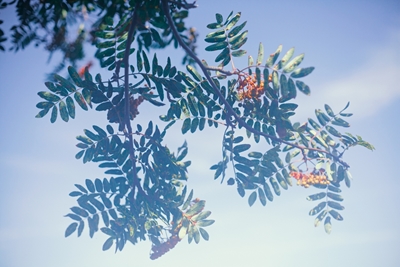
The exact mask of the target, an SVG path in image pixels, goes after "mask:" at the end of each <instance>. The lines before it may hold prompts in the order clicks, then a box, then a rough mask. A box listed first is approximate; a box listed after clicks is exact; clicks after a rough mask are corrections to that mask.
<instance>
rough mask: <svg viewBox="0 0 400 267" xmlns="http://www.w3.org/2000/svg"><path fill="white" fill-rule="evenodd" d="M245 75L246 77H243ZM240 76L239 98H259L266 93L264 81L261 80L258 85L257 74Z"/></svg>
mask: <svg viewBox="0 0 400 267" xmlns="http://www.w3.org/2000/svg"><path fill="white" fill-rule="evenodd" d="M243 76H244V77H245V78H243ZM243 76H239V80H238V83H239V84H238V87H237V90H238V93H239V99H240V100H244V99H258V98H260V96H261V95H262V94H263V93H264V81H263V80H261V81H260V84H259V85H257V79H256V75H255V74H253V75H247V74H246V75H243Z"/></svg>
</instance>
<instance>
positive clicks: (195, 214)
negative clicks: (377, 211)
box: [0, 0, 374, 259]
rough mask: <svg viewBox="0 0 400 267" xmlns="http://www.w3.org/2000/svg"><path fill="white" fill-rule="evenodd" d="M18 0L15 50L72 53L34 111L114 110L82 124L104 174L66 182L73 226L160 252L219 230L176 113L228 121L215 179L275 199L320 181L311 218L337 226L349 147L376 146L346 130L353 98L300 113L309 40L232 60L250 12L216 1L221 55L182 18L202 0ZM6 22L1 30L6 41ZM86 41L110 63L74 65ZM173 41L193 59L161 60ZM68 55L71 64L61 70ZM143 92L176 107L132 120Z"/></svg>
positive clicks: (88, 151)
mask: <svg viewBox="0 0 400 267" xmlns="http://www.w3.org/2000/svg"><path fill="white" fill-rule="evenodd" d="M14 4H15V6H16V12H17V15H18V20H19V25H15V26H13V27H12V28H11V43H12V46H11V50H13V51H18V50H21V49H24V48H25V47H27V46H28V45H30V44H31V43H33V44H35V45H37V46H43V47H44V48H45V49H46V50H47V51H49V54H50V55H51V54H52V53H54V52H55V51H61V52H62V53H63V55H64V56H63V60H62V62H61V64H60V65H59V66H58V67H57V68H56V69H55V73H53V74H52V76H51V77H50V78H51V79H49V81H47V82H46V83H45V87H46V88H47V90H46V91H40V92H38V95H39V97H40V98H41V99H42V100H41V102H39V103H38V104H37V105H36V106H37V108H39V109H40V111H39V113H38V114H37V115H36V117H37V118H42V117H45V116H47V115H50V121H51V122H52V123H54V122H55V121H56V120H57V119H58V118H59V117H60V118H61V120H63V121H65V122H68V121H69V119H74V118H75V112H76V108H77V107H79V108H81V109H83V110H85V111H88V110H94V111H99V112H102V111H104V112H105V114H106V119H107V121H108V124H106V125H102V126H98V125H93V126H92V128H91V129H84V130H83V134H82V135H79V136H77V137H76V139H77V140H78V144H77V147H78V149H79V152H78V153H77V154H76V158H77V159H81V160H82V161H83V163H87V162H95V163H97V164H99V167H100V168H103V169H104V170H105V171H104V173H105V174H106V177H105V178H103V179H99V178H94V179H86V180H85V181H84V182H82V183H81V184H75V187H76V189H74V191H72V192H71V193H70V196H71V197H74V198H76V203H77V204H76V206H73V207H71V209H70V212H69V213H68V214H66V217H68V218H69V219H71V220H72V221H73V222H72V223H71V224H70V225H69V226H68V227H67V229H66V231H65V236H66V237H67V236H70V235H71V234H73V233H74V232H77V235H78V236H80V235H81V234H82V232H83V230H84V228H85V226H87V227H88V229H89V235H90V237H93V235H94V234H95V233H96V232H98V231H99V230H100V231H101V232H103V233H104V234H105V235H106V236H107V239H106V240H105V243H104V245H103V250H108V249H110V248H111V247H112V246H113V245H114V248H115V251H118V250H122V249H123V248H124V246H125V244H126V243H127V242H128V241H129V242H130V243H132V244H136V243H137V242H139V241H143V240H150V242H151V243H152V249H151V251H152V252H151V254H150V258H151V259H156V258H158V257H160V256H162V255H163V254H165V253H166V252H168V251H169V250H170V249H172V248H174V247H175V245H176V244H177V243H178V242H179V241H181V240H182V239H184V238H185V237H186V236H188V242H189V243H191V242H192V241H194V242H196V243H198V242H199V241H200V239H201V238H203V239H204V240H208V239H209V234H208V232H207V231H206V230H205V227H207V226H210V225H212V224H213V223H214V220H213V219H211V218H212V217H211V218H210V215H211V212H210V211H208V210H206V209H205V203H206V202H205V200H202V199H199V198H196V197H195V195H194V192H193V189H190V188H188V187H187V185H186V182H187V180H188V178H189V172H188V170H189V166H190V165H191V161H190V160H187V159H186V156H187V153H188V144H187V143H186V142H185V141H184V138H183V137H182V146H181V147H179V148H177V151H176V152H172V151H170V150H169V148H168V147H167V146H166V145H165V144H164V137H165V136H166V134H168V130H169V129H170V128H171V127H180V128H181V132H182V136H183V135H185V134H197V135H200V134H202V133H200V132H201V131H202V130H203V129H204V128H205V127H215V128H218V127H223V128H224V134H223V136H222V137H221V138H222V145H221V151H222V156H221V160H220V161H219V162H216V163H215V164H214V165H212V166H210V169H211V170H213V171H214V177H213V178H214V179H215V180H219V181H220V182H221V183H223V182H225V183H226V184H227V185H229V186H235V187H236V188H237V192H238V194H239V195H240V196H241V197H246V199H247V201H248V204H249V206H252V205H253V204H254V203H255V202H256V201H259V202H260V203H261V204H262V205H264V206H265V205H266V203H267V202H268V201H270V202H272V201H273V199H274V198H275V197H277V196H280V195H281V190H288V189H289V187H290V186H292V184H293V182H294V181H295V182H296V183H297V185H298V186H302V187H304V188H308V187H311V186H312V187H316V188H318V189H320V190H321V191H320V192H319V193H317V194H312V195H309V196H308V197H307V200H309V201H318V202H319V203H318V204H316V206H315V207H314V208H313V209H312V210H311V211H310V212H309V215H312V216H315V226H317V225H318V224H319V223H320V222H323V224H324V229H325V231H326V232H327V233H330V232H331V227H332V222H331V218H333V219H335V220H338V221H342V220H343V217H342V215H341V214H340V211H341V210H343V209H344V206H343V205H342V204H341V203H342V201H343V197H342V196H341V194H340V193H341V186H342V185H343V184H345V185H346V186H347V187H350V183H351V174H350V172H349V168H350V164H349V163H348V162H346V161H345V160H344V158H343V155H344V154H345V152H346V151H348V150H349V149H350V148H352V147H354V146H363V147H365V148H367V149H369V150H373V149H374V147H373V146H372V145H371V144H369V143H368V142H366V141H365V140H363V139H362V138H361V137H360V136H358V135H353V134H350V133H348V132H343V131H342V130H341V129H343V128H344V129H345V130H346V131H347V128H348V127H350V124H349V123H348V122H347V118H348V117H351V116H352V114H351V113H347V111H346V110H347V108H348V107H349V104H347V105H346V106H345V107H344V108H343V109H342V110H340V111H339V112H335V111H333V110H332V108H331V107H330V106H329V105H328V104H325V105H324V106H323V109H322V108H321V107H320V108H319V109H316V110H315V117H314V119H312V118H309V119H308V120H307V121H306V122H303V123H300V122H292V117H293V116H294V115H295V111H296V109H297V107H298V104H296V103H295V100H296V96H297V94H298V93H299V94H300V93H302V94H305V95H309V94H310V88H309V86H308V85H307V84H306V83H305V82H304V81H303V79H304V78H305V77H306V76H307V75H309V74H310V73H312V72H313V70H314V67H300V65H301V63H302V61H303V59H304V54H299V55H295V50H294V48H291V49H289V50H287V51H285V52H283V48H282V46H278V48H277V49H276V51H275V52H273V53H271V54H269V56H264V48H263V45H262V43H260V45H259V48H258V54H257V55H256V56H255V57H254V58H253V57H252V56H248V64H247V66H236V65H235V64H234V60H235V58H237V57H241V56H244V55H246V54H247V52H246V50H244V49H243V46H244V45H245V44H246V41H247V34H248V31H247V30H246V28H245V27H246V22H240V19H241V13H240V12H239V13H234V12H231V13H230V14H228V15H227V16H223V15H221V14H218V13H217V14H216V15H215V21H213V22H210V23H209V24H207V28H208V29H210V32H209V33H208V34H207V35H206V38H205V40H204V41H205V42H206V43H208V46H207V47H206V48H205V50H206V52H209V53H214V54H215V55H216V57H215V63H216V64H217V65H216V66H213V65H212V64H209V63H207V62H205V61H204V60H201V59H200V58H199V56H198V55H197V52H198V51H196V42H197V41H198V40H197V33H196V31H195V30H194V28H192V27H188V26H187V25H186V22H185V19H186V18H187V17H188V15H189V10H190V9H192V8H195V7H196V5H195V4H194V3H188V2H186V1H185V0H177V1H172V0H150V1H149V0H147V1H144V0H136V1H134V0H131V1H122V0H120V1H105V0H104V1H88V0H85V1H84V0H75V1H74V0H68V1H36V2H32V1H12V2H9V3H6V2H3V1H0V6H1V8H5V7H7V6H8V5H14ZM88 18H95V20H88ZM88 21H94V22H92V23H89V22H88ZM78 24H79V25H78ZM77 25H78V27H76V26H77ZM74 29H75V31H74ZM71 33H72V36H73V39H72V40H71V39H70V38H71ZM4 36H5V35H4V32H3V31H1V30H0V43H1V42H4V41H5V40H6V38H5V37H4ZM86 42H88V43H89V44H90V45H93V46H95V47H96V48H97V52H96V54H95V57H96V58H97V59H98V60H99V62H100V66H101V67H102V68H105V69H107V70H108V71H109V76H108V77H106V78H105V79H103V78H102V77H101V75H100V74H99V73H97V74H95V73H91V72H90V70H89V66H87V67H86V68H84V69H81V70H79V69H78V67H77V63H78V62H79V60H82V59H83V58H84V56H85V53H84V47H85V46H84V44H85V43H86ZM169 45H173V46H174V47H175V48H178V49H183V51H184V52H185V56H184V58H183V60H182V64H184V65H185V67H184V68H182V67H181V66H180V65H175V64H176V63H174V62H172V60H171V59H170V58H169V57H168V58H167V60H166V61H167V63H166V64H165V65H160V64H159V63H158V62H159V61H158V56H157V54H156V53H154V51H155V50H156V49H164V48H166V47H168V46H169ZM0 49H2V50H5V48H4V46H0ZM149 54H152V56H151V57H150V56H149ZM67 64H69V65H70V66H68V67H67V70H68V73H69V76H68V77H66V78H64V77H63V76H62V75H60V74H59V73H60V71H61V70H62V69H63V68H64V67H65V66H66V65H67ZM145 101H147V102H149V103H150V104H152V105H153V106H154V110H157V109H156V108H157V107H163V106H166V107H168V109H167V112H166V113H165V112H164V109H160V112H159V113H158V115H159V116H158V117H154V118H153V119H152V120H149V121H148V123H147V124H146V125H140V124H135V125H134V122H135V118H136V117H137V116H140V114H139V108H140V105H141V104H142V103H143V102H145ZM175 124H177V125H175ZM252 142H255V143H264V144H265V146H264V147H265V150H263V151H257V150H256V149H254V148H252V145H251V144H250V143H252ZM229 173H232V175H229ZM100 220H101V222H100Z"/></svg>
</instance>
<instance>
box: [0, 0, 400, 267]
mask: <svg viewBox="0 0 400 267" xmlns="http://www.w3.org/2000/svg"><path fill="white" fill-rule="evenodd" d="M198 5H199V8H198V9H196V10H192V11H191V12H190V16H191V17H190V22H191V23H190V24H191V25H193V26H195V27H196V28H197V30H198V31H199V33H200V38H199V50H198V51H199V56H200V57H201V58H205V59H206V60H207V61H208V62H209V63H211V62H213V58H214V57H215V54H208V53H206V52H202V51H204V50H203V49H204V47H205V46H206V43H205V42H204V41H203V39H204V36H205V35H206V34H207V33H208V29H207V28H206V27H205V25H207V24H208V23H210V22H212V21H213V20H214V14H215V13H216V12H218V13H221V14H222V15H224V17H226V16H227V14H229V12H230V11H232V10H233V11H234V12H238V11H241V12H242V19H241V20H242V21H244V20H247V21H248V23H247V29H248V30H249V41H248V43H247V45H246V46H245V49H246V50H247V51H248V53H249V54H251V55H253V56H255V55H256V53H257V49H258V44H259V42H262V43H263V44H264V48H265V52H266V54H269V53H272V52H274V51H275V50H276V48H277V46H278V45H279V44H282V45H283V47H284V51H287V49H289V48H291V47H293V46H294V47H295V48H296V52H295V54H300V53H303V52H304V53H305V54H306V57H305V60H304V61H303V63H302V66H314V67H316V70H315V71H314V72H313V73H312V74H311V75H310V76H309V77H307V78H305V79H304V81H305V82H306V83H307V84H308V85H310V87H311V90H312V93H311V96H309V97H307V96H303V95H300V96H299V97H298V98H297V99H296V101H298V103H300V107H299V114H298V115H297V118H298V120H299V121H304V120H305V119H306V118H307V117H310V116H311V117H313V116H314V115H313V114H314V109H316V108H322V107H323V105H324V104H325V103H328V104H329V105H331V106H332V108H333V109H334V110H339V109H341V108H342V107H343V106H345V105H346V103H347V101H351V105H350V108H349V111H350V112H352V113H354V114H355V115H354V116H353V117H351V118H350V119H349V122H350V123H351V125H352V127H351V128H350V129H349V132H351V133H355V134H360V135H361V136H362V137H363V138H364V139H365V140H367V141H370V142H371V143H372V144H373V145H374V146H375V147H376V151H374V152H370V151H367V150H366V149H363V148H355V149H352V150H351V151H349V152H348V153H347V154H346V155H345V160H347V162H349V163H350V165H351V169H350V171H351V173H352V175H353V178H354V180H353V181H352V187H351V188H350V189H347V188H344V189H343V191H344V192H343V196H344V198H345V201H344V203H343V205H344V206H345V207H346V209H345V210H344V211H343V212H342V215H343V217H344V221H343V222H337V221H333V230H332V233H331V234H330V235H327V234H325V232H324V230H323V227H321V226H319V227H318V228H315V227H314V225H313V221H314V218H313V217H311V216H308V211H309V210H310V209H311V208H313V207H314V205H315V203H312V202H308V201H307V200H306V199H305V198H306V196H307V195H310V194H312V193H314V192H317V191H316V190H314V189H304V188H299V187H297V186H294V187H292V188H289V190H287V191H284V192H282V195H281V196H280V197H276V198H275V199H274V201H273V202H272V203H270V202H269V203H268V204H267V206H266V207H263V206H261V204H260V203H259V202H256V204H255V205H254V206H253V207H251V208H250V207H248V204H247V198H244V199H242V198H240V197H239V196H238V195H237V192H236V190H235V188H233V187H228V186H226V185H221V184H220V183H219V182H218V181H214V180H213V178H212V177H213V172H212V171H210V170H209V167H210V166H211V165H213V164H214V163H216V162H218V161H219V160H220V143H221V134H222V131H221V130H222V129H217V130H213V129H207V130H204V131H203V132H201V133H197V134H194V135H191V134H186V135H185V136H184V137H182V138H180V137H178V136H179V135H178V134H177V133H179V131H180V125H179V124H177V125H176V126H175V128H173V131H171V132H170V133H169V135H168V136H167V140H166V144H167V145H168V147H169V148H171V149H172V150H175V149H176V148H177V147H178V146H180V145H181V144H182V143H183V141H184V140H187V142H188V145H189V154H188V158H189V159H191V160H192V162H193V163H192V166H191V167H190V168H189V176H190V179H189V181H188V186H189V187H191V188H194V190H195V195H196V196H197V197H199V198H201V199H205V200H207V209H208V210H211V211H212V212H213V213H212V215H211V216H212V218H213V219H215V220H216V223H215V224H214V225H212V226H210V227H208V229H207V231H208V232H209V234H210V240H209V241H208V242H206V241H203V240H202V241H201V242H200V243H199V244H198V245H196V244H190V245H188V244H187V240H186V239H185V240H182V241H181V242H180V243H179V244H178V245H177V246H176V247H175V249H173V250H172V251H170V252H169V253H167V254H166V255H164V256H163V257H161V258H160V259H158V260H156V261H150V260H149V257H148V254H149V252H150V243H149V242H142V243H140V244H139V245H136V246H131V245H127V246H126V247H125V249H124V250H123V251H122V252H119V253H117V254H114V253H113V251H112V250H110V251H107V252H102V250H101V247H102V244H103V242H104V241H105V239H106V237H105V236H104V235H103V234H101V233H98V234H96V235H95V237H94V238H93V239H90V238H89V236H88V233H87V231H84V233H83V235H82V236H81V237H80V238H76V236H75V235H72V236H71V237H69V238H67V239H65V238H64V230H65V228H66V227H67V226H68V225H69V223H70V220H69V219H67V218H64V217H63V215H65V214H66V213H68V211H69V208H70V207H71V206H73V205H75V203H74V201H73V199H72V198H70V197H69V196H68V193H69V192H70V191H72V190H73V189H74V186H73V184H74V183H83V182H84V180H85V179H86V178H96V177H100V178H103V177H105V176H104V174H103V173H102V171H101V170H99V169H98V168H97V167H96V165H95V164H90V163H89V164H85V165H83V164H82V163H81V162H80V161H77V160H75V159H74V155H75V153H76V152H77V149H76V147H75V144H76V140H75V136H77V135H80V134H81V133H82V130H83V129H84V128H90V127H91V125H93V124H97V125H100V126H104V125H106V121H105V118H104V115H105V114H103V113H99V114H96V112H83V111H82V110H78V111H77V116H76V119H75V120H70V121H69V122H68V123H64V122H63V121H61V120H58V121H57V122H56V123H55V124H51V123H50V122H49V118H48V117H45V118H44V119H35V118H34V116H35V115H36V114H37V112H38V110H37V109H36V107H35V105H36V103H37V102H39V101H40V98H39V97H38V96H37V95H36V94H37V92H38V91H42V90H46V88H45V86H44V84H43V83H44V81H45V80H44V77H45V75H44V74H45V73H48V72H49V71H51V70H52V69H53V67H54V64H56V63H57V59H54V60H53V61H51V63H50V64H47V56H48V55H47V54H46V53H45V52H44V51H43V50H42V49H41V48H39V49H37V48H33V47H29V48H28V49H26V50H25V51H23V52H19V53H17V54H14V53H1V54H0V70H1V72H0V78H1V89H0V94H1V98H0V99H1V100H0V101H1V102H0V114H1V115H2V116H0V125H2V127H1V129H2V130H1V136H2V138H1V141H0V147H1V150H0V168H1V170H2V175H1V178H0V179H1V186H0V193H1V194H0V210H1V216H0V240H1V242H0V266H7V267H19V266H32V267H35V266H61V267H63V266H97V267H103V266H111V265H113V266H127V267H128V266H172V265H174V266H183V265H186V264H190V265H191V266H193V267H197V266H278V267H290V266H309V267H317V266H322V265H323V266H326V267H331V266H332V267H333V266H364V267H369V266H371V267H373V266H387V267H391V266H393V267H394V266H400V255H399V253H398V248H399V247H400V230H399V227H398V222H399V219H400V209H399V207H398V204H399V203H400V194H399V193H398V189H399V188H400V180H399V178H398V175H397V172H398V170H397V167H396V166H397V164H398V150H399V148H400V146H399V143H398V140H397V138H398V132H399V130H400V121H399V118H398V116H399V114H400V86H399V84H398V82H397V81H398V76H399V74H400V52H399V47H400V3H399V2H398V1H389V0H383V1H378V0H375V1H372V0H369V1H356V0H351V1H316V0H315V1H311V0H310V1H289V0H286V1H285V0H282V1H274V2H271V1H268V2H267V1H265V2H264V1H251V0H248V1H245V2H244V1H198ZM0 16H1V17H2V18H5V20H6V23H5V24H6V26H7V25H9V24H7V20H9V19H15V18H14V15H13V14H10V13H9V12H7V10H6V11H4V10H1V11H0ZM7 27H8V26H7ZM3 29H4V27H3ZM88 55H89V53H88ZM157 55H158V58H159V59H160V61H161V58H162V57H163V55H168V56H170V57H171V58H172V60H173V62H175V64H177V65H178V64H179V63H180V61H181V55H182V54H181V53H179V52H177V51H176V50H169V51H168V52H165V53H164V54H162V51H157ZM89 59H90V58H88V60H89ZM161 62H162V61H161ZM240 62H246V59H244V60H242V61H238V63H237V64H236V66H239V65H240ZM242 66H245V63H243V65H242ZM182 69H183V67H182ZM99 71H101V72H102V76H103V77H107V74H106V73H105V72H104V71H102V70H99V68H98V66H96V67H95V68H94V69H93V72H94V73H95V72H99ZM148 107H149V106H147V108H146V106H143V108H142V109H141V110H140V112H141V116H139V118H138V121H137V122H138V123H141V124H143V125H145V124H146V120H147V119H149V118H152V117H153V118H156V117H157V116H158V115H159V113H156V112H154V109H149V108H148Z"/></svg>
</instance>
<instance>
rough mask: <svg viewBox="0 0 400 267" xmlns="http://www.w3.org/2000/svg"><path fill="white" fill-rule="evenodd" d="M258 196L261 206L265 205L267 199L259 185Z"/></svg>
mask: <svg viewBox="0 0 400 267" xmlns="http://www.w3.org/2000/svg"><path fill="white" fill-rule="evenodd" d="M258 198H259V199H260V202H261V204H262V205H263V206H265V205H266V204H267V199H266V197H265V193H264V191H263V190H262V189H261V188H260V187H259V188H258Z"/></svg>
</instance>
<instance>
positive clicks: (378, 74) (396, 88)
mask: <svg viewBox="0 0 400 267" xmlns="http://www.w3.org/2000/svg"><path fill="white" fill-rule="evenodd" d="M399 47H400V31H397V32H393V33H392V35H391V36H390V38H388V42H386V43H385V44H384V45H383V46H381V47H374V48H372V49H371V51H370V53H369V55H371V56H370V58H369V59H367V60H366V61H365V63H364V64H363V65H360V67H359V68H358V69H356V70H354V71H353V72H351V73H349V75H347V76H345V77H343V78H342V79H340V80H337V81H334V82H329V83H328V84H326V85H325V86H323V88H324V90H321V91H320V92H316V96H317V97H318V98H322V99H325V101H326V100H327V99H329V101H328V102H329V103H330V104H332V105H334V106H338V107H341V106H344V105H345V104H346V103H347V101H350V102H351V111H352V112H355V113H357V117H361V116H363V117H366V116H369V115H371V114H373V113H375V112H378V111H379V110H380V109H381V108H382V107H384V106H385V105H388V104H389V103H392V102H393V101H399V100H400V84H399V82H398V79H399V75H400V50H399Z"/></svg>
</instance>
